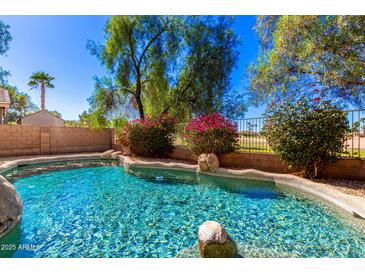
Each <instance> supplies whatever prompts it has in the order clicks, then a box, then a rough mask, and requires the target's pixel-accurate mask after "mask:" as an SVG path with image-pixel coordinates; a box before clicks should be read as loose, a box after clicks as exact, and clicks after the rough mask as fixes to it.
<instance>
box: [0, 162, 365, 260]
mask: <svg viewBox="0 0 365 274" xmlns="http://www.w3.org/2000/svg"><path fill="white" fill-rule="evenodd" d="M37 168H38V169H40V170H42V165H40V166H33V167H28V173H27V172H26V169H27V168H23V169H24V170H20V172H15V173H14V172H13V173H9V174H8V175H6V176H7V177H8V178H9V179H10V181H11V182H13V183H14V185H15V187H16V189H17V191H18V193H19V195H20V197H21V199H22V201H23V205H24V209H23V217H22V221H21V223H20V224H19V225H18V226H17V227H16V228H15V229H13V230H12V231H11V232H10V233H9V234H8V235H6V236H5V237H4V238H3V239H1V240H0V247H1V250H0V257H175V256H176V255H177V254H178V253H179V252H181V251H182V250H184V249H187V248H189V247H191V246H193V245H194V244H195V243H196V241H197V231H198V226H199V225H200V224H202V223H203V222H204V221H206V220H214V221H217V222H220V223H221V224H223V226H224V227H225V228H226V229H227V231H228V233H229V234H230V235H231V236H232V238H233V239H234V240H236V242H237V243H239V245H241V246H247V247H250V248H251V249H252V248H253V249H256V250H264V251H265V250H270V254H272V255H271V256H274V257H283V256H284V257H287V256H293V257H364V256H365V234H364V233H363V231H361V230H360V229H356V228H355V227H354V226H352V225H350V223H351V222H348V220H347V219H346V218H344V217H343V216H342V215H341V214H340V213H339V212H337V211H336V210H335V209H333V208H332V207H329V206H327V205H325V204H323V203H320V202H318V201H313V200H310V199H307V198H305V197H303V196H301V195H299V194H296V193H293V192H291V191H285V190H280V189H278V188H276V187H275V184H274V183H270V182H264V181H247V180H246V181H243V180H237V179H229V178H218V177H212V176H199V177H197V176H196V175H195V174H194V173H190V172H185V171H168V170H162V169H142V168H134V169H133V172H132V173H126V172H125V171H124V169H123V167H120V166H116V165H112V164H108V165H101V166H100V165H98V164H96V165H94V166H89V167H80V166H75V167H74V169H69V170H52V171H51V170H49V168H47V169H45V170H43V172H44V173H36V174H33V173H29V171H31V170H36V169H37ZM19 173H20V174H23V175H24V174H27V177H22V176H20V175H19ZM156 177H159V178H156ZM12 248H13V250H12Z"/></svg>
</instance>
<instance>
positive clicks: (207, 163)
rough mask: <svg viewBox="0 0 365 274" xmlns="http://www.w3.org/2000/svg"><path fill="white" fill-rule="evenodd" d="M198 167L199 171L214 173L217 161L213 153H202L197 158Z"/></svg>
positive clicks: (217, 165) (217, 164)
mask: <svg viewBox="0 0 365 274" xmlns="http://www.w3.org/2000/svg"><path fill="white" fill-rule="evenodd" d="M198 165H199V170H200V171H211V172H214V171H215V170H216V169H217V168H218V167H219V160H218V157H217V156H216V155H215V154H214V153H209V154H205V153H204V154H201V155H200V156H199V158H198Z"/></svg>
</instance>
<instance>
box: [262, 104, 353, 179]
mask: <svg viewBox="0 0 365 274" xmlns="http://www.w3.org/2000/svg"><path fill="white" fill-rule="evenodd" d="M266 115H267V116H269V117H270V118H268V119H267V122H266V124H265V127H264V134H265V137H266V139H267V141H268V143H269V145H270V147H271V149H272V150H273V151H274V152H275V153H277V154H279V155H280V156H281V158H282V159H283V160H284V161H286V162H287V163H288V164H289V167H291V168H295V169H300V170H302V172H303V175H304V176H305V177H310V178H312V177H315V176H316V175H317V173H318V171H319V170H320V169H321V168H323V167H324V166H325V165H326V164H328V163H330V162H332V161H335V160H336V159H337V158H338V157H339V156H340V155H341V153H342V152H343V150H344V143H345V139H346V132H347V130H348V120H347V117H346V114H345V113H344V112H343V111H341V110H340V109H338V108H337V107H335V106H333V105H331V104H330V103H329V102H328V101H323V100H321V98H320V97H317V98H314V99H313V100H310V99H307V98H305V97H302V98H301V99H300V100H298V101H297V102H290V101H289V102H286V103H283V104H278V105H275V104H272V105H271V107H269V109H268V110H267V112H266Z"/></svg>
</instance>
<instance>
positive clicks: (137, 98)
mask: <svg viewBox="0 0 365 274" xmlns="http://www.w3.org/2000/svg"><path fill="white" fill-rule="evenodd" d="M136 102H137V106H138V112H139V118H141V119H142V120H144V110H143V105H142V100H141V97H140V96H136Z"/></svg>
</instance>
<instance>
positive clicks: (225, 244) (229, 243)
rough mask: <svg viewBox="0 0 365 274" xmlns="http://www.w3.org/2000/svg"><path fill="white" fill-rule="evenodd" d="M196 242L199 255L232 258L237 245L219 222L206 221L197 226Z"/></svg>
mask: <svg viewBox="0 0 365 274" xmlns="http://www.w3.org/2000/svg"><path fill="white" fill-rule="evenodd" d="M198 237H199V240H198V243H199V252H200V257H203V258H234V257H237V246H236V243H235V242H234V241H233V240H232V238H231V237H230V236H229V235H228V233H227V231H226V230H225V229H224V227H222V225H221V224H220V223H217V222H214V221H206V222H204V223H203V224H202V225H200V226H199V231H198Z"/></svg>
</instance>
